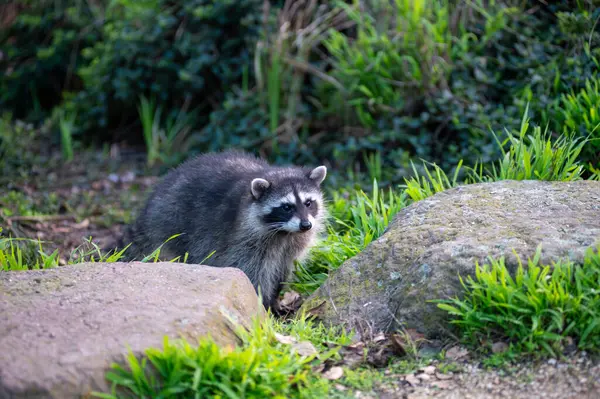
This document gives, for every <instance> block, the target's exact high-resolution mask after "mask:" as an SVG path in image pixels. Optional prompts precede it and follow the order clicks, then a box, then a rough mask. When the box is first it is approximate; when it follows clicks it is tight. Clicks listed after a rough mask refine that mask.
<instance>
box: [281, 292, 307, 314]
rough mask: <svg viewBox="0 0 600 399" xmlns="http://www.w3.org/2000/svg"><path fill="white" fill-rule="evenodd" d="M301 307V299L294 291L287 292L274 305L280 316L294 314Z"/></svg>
mask: <svg viewBox="0 0 600 399" xmlns="http://www.w3.org/2000/svg"><path fill="white" fill-rule="evenodd" d="M300 305H302V297H301V296H300V294H298V293H297V292H296V291H287V292H286V293H285V294H283V298H281V299H279V300H278V301H277V304H276V309H277V312H278V313H279V314H280V315H286V314H289V313H295V312H296V311H297V310H298V309H300Z"/></svg>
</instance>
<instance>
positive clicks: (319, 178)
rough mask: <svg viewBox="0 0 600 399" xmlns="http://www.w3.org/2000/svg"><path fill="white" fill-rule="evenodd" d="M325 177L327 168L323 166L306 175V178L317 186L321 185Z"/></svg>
mask: <svg viewBox="0 0 600 399" xmlns="http://www.w3.org/2000/svg"><path fill="white" fill-rule="evenodd" d="M325 176H327V168H326V167H325V166H323V165H321V166H319V167H316V168H314V169H313V170H311V171H310V173H309V174H308V178H309V179H311V180H313V181H314V182H315V183H317V184H321V183H322V182H323V180H325Z"/></svg>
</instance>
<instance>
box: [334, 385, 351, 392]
mask: <svg viewBox="0 0 600 399" xmlns="http://www.w3.org/2000/svg"><path fill="white" fill-rule="evenodd" d="M334 386H335V389H337V390H338V391H342V392H344V391H346V390H347V389H348V388H346V387H345V386H343V385H342V384H335V385H334Z"/></svg>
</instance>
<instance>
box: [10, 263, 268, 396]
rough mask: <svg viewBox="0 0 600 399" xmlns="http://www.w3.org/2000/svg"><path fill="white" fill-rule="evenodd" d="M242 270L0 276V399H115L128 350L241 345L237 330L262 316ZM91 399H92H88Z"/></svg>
mask: <svg viewBox="0 0 600 399" xmlns="http://www.w3.org/2000/svg"><path fill="white" fill-rule="evenodd" d="M263 312H264V310H263V308H262V306H260V305H259V300H258V297H257V295H256V293H255V291H254V288H253V287H252V285H251V284H250V281H249V280H248V278H247V277H246V275H245V274H244V273H243V272H242V271H241V270H239V269H234V268H213V267H208V266H199V265H185V264H178V263H151V264H147V263H112V264H98V263H96V264H81V265H73V266H65V267H59V268H56V269H50V270H41V271H22V272H21V271H19V272H3V273H0V398H25V397H27V398H63V399H67V398H79V397H88V395H90V393H91V391H94V390H99V391H105V390H107V389H109V386H108V383H107V382H106V381H105V379H104V374H105V371H106V370H107V369H108V368H109V367H110V364H111V362H113V361H121V360H122V359H123V355H126V354H127V346H129V347H130V348H131V350H132V351H133V352H134V353H136V354H141V353H142V352H143V351H144V350H145V349H147V348H148V347H158V348H162V343H163V337H164V335H168V336H169V337H170V338H173V339H177V338H186V339H187V340H188V341H190V342H194V341H196V340H197V338H198V337H199V336H203V335H206V334H210V335H211V336H212V337H213V338H214V339H215V340H216V341H217V342H218V343H220V344H222V345H228V344H234V343H236V337H235V334H234V332H233V331H232V329H231V324H230V323H229V322H228V321H227V320H226V317H225V316H224V314H227V315H229V316H231V317H233V318H234V319H237V320H238V321H239V322H241V323H249V322H250V320H251V317H252V316H253V315H257V314H260V315H262V314H264V313H263ZM90 396H91V395H90Z"/></svg>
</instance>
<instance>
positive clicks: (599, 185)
mask: <svg viewBox="0 0 600 399" xmlns="http://www.w3.org/2000/svg"><path fill="white" fill-rule="evenodd" d="M599 242H600V182H592V181H579V182H573V183H559V182H538V181H522V182H518V181H502V182H497V183H488V184H475V185H468V186H462V187H458V188H455V189H452V190H448V191H445V192H442V193H439V194H437V195H434V196H433V197H430V198H428V199H425V200H423V201H420V202H417V203H414V204H412V205H410V206H408V207H407V208H405V209H404V210H402V211H401V212H399V213H398V214H397V215H396V216H395V217H394V219H393V221H392V222H391V223H390V225H389V226H388V229H387V230H386V232H385V233H384V234H383V235H382V236H381V237H380V238H379V239H378V240H376V241H374V242H373V243H371V244H370V245H369V246H368V247H367V248H366V249H365V250H364V251H363V252H361V253H360V254H359V255H357V256H355V257H354V258H352V259H349V260H348V261H346V262H345V263H344V264H343V265H342V266H341V267H340V269H338V270H337V271H336V272H334V273H332V274H331V275H330V277H329V279H328V280H327V281H326V283H325V284H324V285H323V286H322V287H320V288H319V289H318V290H317V291H316V292H315V293H314V294H313V295H312V296H311V297H310V298H309V299H308V300H307V301H306V302H305V304H304V305H303V306H304V309H307V310H308V309H311V308H312V309H314V308H317V307H318V311H319V313H320V315H321V316H320V317H321V319H322V320H323V321H325V322H326V323H330V324H338V323H340V322H344V323H348V324H349V325H351V326H353V327H356V328H359V329H365V328H366V329H369V330H384V331H390V330H394V329H397V328H398V327H399V325H402V326H403V327H405V328H415V329H417V330H418V331H420V332H422V333H424V334H426V335H427V336H429V337H432V338H433V337H436V336H440V335H444V333H445V332H447V329H448V323H447V317H446V313H445V312H443V311H441V310H439V309H438V308H437V307H436V305H435V304H433V303H428V302H427V301H428V300H432V299H442V298H448V297H452V296H455V295H456V294H460V293H461V285H460V283H459V280H458V275H459V273H460V275H461V276H463V277H464V276H466V275H473V274H474V272H475V262H476V261H478V262H480V264H481V263H482V262H485V261H486V258H487V256H488V255H492V256H500V255H505V256H506V261H507V267H509V268H511V269H512V270H514V268H515V267H516V265H517V263H516V258H515V256H514V255H513V254H512V251H513V249H514V250H515V251H516V253H517V254H518V255H519V256H520V257H521V259H522V260H525V261H526V260H527V257H530V256H532V255H533V254H534V253H535V250H536V247H537V246H538V245H539V244H542V261H543V262H550V261H552V260H557V259H558V258H561V257H569V258H571V259H572V260H574V261H581V260H582V259H583V256H584V252H585V250H586V249H587V248H588V247H590V246H593V245H596V244H598V243H599Z"/></svg>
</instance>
